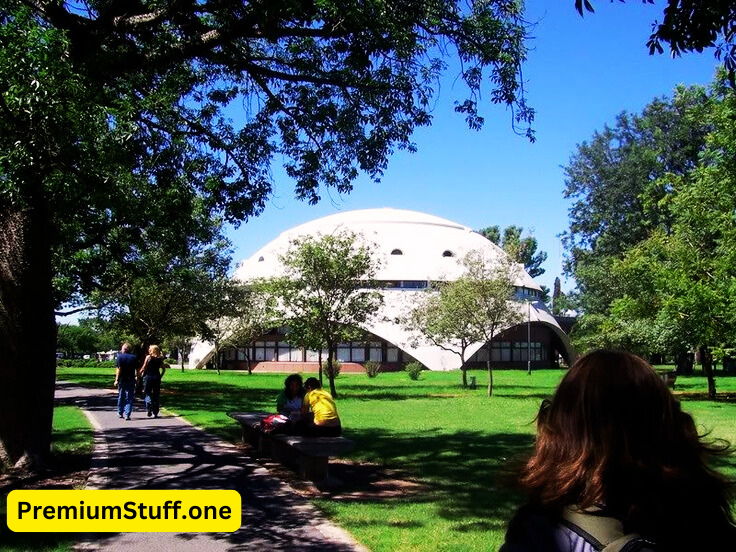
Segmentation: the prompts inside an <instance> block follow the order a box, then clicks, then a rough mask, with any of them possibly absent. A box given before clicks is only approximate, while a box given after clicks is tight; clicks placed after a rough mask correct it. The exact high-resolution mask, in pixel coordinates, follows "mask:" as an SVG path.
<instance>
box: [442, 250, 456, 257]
mask: <svg viewBox="0 0 736 552" xmlns="http://www.w3.org/2000/svg"><path fill="white" fill-rule="evenodd" d="M442 256H443V257H454V256H455V254H454V253H453V252H452V251H450V250H449V249H447V250H445V251H444V253H442Z"/></svg>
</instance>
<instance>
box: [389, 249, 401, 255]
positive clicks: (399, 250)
mask: <svg viewBox="0 0 736 552" xmlns="http://www.w3.org/2000/svg"><path fill="white" fill-rule="evenodd" d="M391 254H392V255H403V254H404V252H403V251H401V249H394V250H393V251H392V252H391Z"/></svg>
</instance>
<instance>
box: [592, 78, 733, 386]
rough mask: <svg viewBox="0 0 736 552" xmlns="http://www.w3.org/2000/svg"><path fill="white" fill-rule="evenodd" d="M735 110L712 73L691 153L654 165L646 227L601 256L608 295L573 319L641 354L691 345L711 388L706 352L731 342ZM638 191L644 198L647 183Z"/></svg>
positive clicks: (677, 353)
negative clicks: (660, 167)
mask: <svg viewBox="0 0 736 552" xmlns="http://www.w3.org/2000/svg"><path fill="white" fill-rule="evenodd" d="M734 113H736V93H735V92H734V91H733V90H732V89H729V88H727V87H726V86H725V85H724V82H723V80H719V81H717V82H716V83H715V85H714V87H713V93H712V95H711V101H710V102H709V104H708V109H707V110H705V111H702V112H700V114H701V116H702V119H701V121H699V124H700V125H701V126H702V128H705V129H707V133H706V134H705V136H704V137H703V139H702V143H703V145H702V147H701V148H700V152H699V156H698V162H697V163H693V165H692V166H690V167H688V168H687V169H686V170H684V171H682V172H679V173H678V172H667V173H664V174H661V175H660V176H659V177H658V178H657V179H656V180H655V181H654V182H653V183H652V185H651V186H650V187H649V189H657V190H665V191H666V194H665V195H663V197H661V198H660V199H659V200H658V201H657V205H656V208H657V209H658V215H659V216H658V218H657V219H655V220H654V221H652V220H649V221H648V220H647V219H646V218H642V221H644V222H646V223H648V224H649V225H650V226H651V229H650V230H649V232H648V233H647V235H645V236H644V237H643V238H642V239H640V240H639V241H637V242H636V243H634V244H631V245H629V246H627V247H626V248H624V249H623V250H622V251H620V252H619V253H618V254H616V255H611V256H609V257H608V258H607V259H606V261H605V266H606V268H607V270H608V274H607V279H608V281H607V286H608V292H609V300H608V304H607V305H604V307H605V308H604V309H602V310H601V311H596V312H593V313H591V312H586V315H585V316H584V317H583V318H584V320H583V324H581V327H580V329H581V330H585V329H587V330H589V331H588V333H587V335H585V332H583V334H582V337H583V338H586V339H590V340H591V341H593V342H595V341H596V340H598V341H600V340H601V339H603V340H607V341H610V342H613V344H616V345H620V346H625V347H627V348H630V349H633V350H636V351H639V352H641V353H642V354H650V355H651V354H654V353H659V354H661V353H666V354H669V355H672V356H676V357H678V356H681V355H682V354H683V353H686V352H687V351H689V350H692V349H698V350H700V357H701V362H702V365H703V370H704V372H705V375H706V377H707V379H708V393H709V396H710V397H715V394H716V382H715V378H714V377H713V366H712V353H713V351H714V350H723V349H725V348H726V347H727V346H729V345H730V344H732V343H734V341H736V304H735V302H734V300H733V292H734V284H733V282H734V281H735V280H736V271H735V270H734V266H735V265H734V262H736V225H735V223H734V218H733V213H734V210H735V209H736V199H735V198H736V163H734V159H735V158H736V150H734V145H733V144H734V142H733V141H734V140H736V124H734ZM696 136H697V137H698V140H700V135H699V134H696ZM688 147H689V146H688ZM640 197H641V200H642V202H644V203H645V204H646V202H648V201H650V198H649V197H648V196H647V192H646V191H645V192H643V193H642V194H641V196H640ZM655 222H656V224H655ZM578 267H580V264H579V265H578ZM588 304H589V305H590V304H592V302H588ZM586 318H588V319H589V320H585V319H586Z"/></svg>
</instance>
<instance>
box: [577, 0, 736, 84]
mask: <svg viewBox="0 0 736 552" xmlns="http://www.w3.org/2000/svg"><path fill="white" fill-rule="evenodd" d="M620 1H621V2H624V1H625V0H620ZM642 1H643V3H645V4H654V0H642ZM611 2H613V0H611ZM575 9H577V10H578V13H579V14H580V15H581V16H582V15H583V9H585V10H587V11H589V12H593V11H594V10H593V5H592V4H591V2H590V0H575ZM735 26H736V6H734V5H733V4H732V3H731V2H713V1H712V0H668V2H667V6H666V7H665V8H664V13H663V19H662V22H661V23H660V22H656V21H655V23H654V24H653V25H652V27H653V29H654V30H653V32H652V34H651V36H650V37H649V40H648V41H647V46H648V47H649V53H650V54H654V53H658V54H661V53H663V52H664V48H663V47H662V44H665V45H667V46H669V47H670V52H671V53H672V55H673V56H680V55H682V54H683V53H686V52H693V51H695V52H702V51H703V50H705V49H706V48H711V47H715V55H716V58H717V59H719V60H720V59H722V60H723V63H724V65H725V68H726V70H727V71H728V76H729V80H730V81H731V85H732V86H733V87H736V79H734V74H735V72H736V41H735V40H734V27H735Z"/></svg>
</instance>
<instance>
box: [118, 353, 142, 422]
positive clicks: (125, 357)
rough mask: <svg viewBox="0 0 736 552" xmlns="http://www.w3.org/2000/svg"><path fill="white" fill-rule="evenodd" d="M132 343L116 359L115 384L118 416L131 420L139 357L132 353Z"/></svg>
mask: <svg viewBox="0 0 736 552" xmlns="http://www.w3.org/2000/svg"><path fill="white" fill-rule="evenodd" d="M132 352H133V347H132V345H131V344H130V343H123V346H122V347H121V349H120V352H119V353H118V356H117V358H116V359H115V386H117V388H118V416H119V417H120V418H122V417H123V416H125V419H126V420H130V414H131V413H132V411H133V398H134V397H135V383H136V374H137V371H138V357H137V356H135V355H134V354H132Z"/></svg>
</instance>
